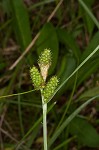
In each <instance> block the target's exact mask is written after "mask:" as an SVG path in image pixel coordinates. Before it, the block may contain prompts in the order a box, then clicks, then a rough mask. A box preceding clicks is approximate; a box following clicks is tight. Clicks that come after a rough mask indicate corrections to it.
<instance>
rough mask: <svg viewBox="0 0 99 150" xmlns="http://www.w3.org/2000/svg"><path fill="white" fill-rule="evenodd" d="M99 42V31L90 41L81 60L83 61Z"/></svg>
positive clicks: (98, 53)
mask: <svg viewBox="0 0 99 150" xmlns="http://www.w3.org/2000/svg"><path fill="white" fill-rule="evenodd" d="M98 44H99V31H98V32H97V33H96V34H95V35H94V36H93V38H92V39H91V41H90V42H89V45H88V47H87V48H86V49H85V51H84V53H83V54H82V57H81V61H83V60H84V59H85V58H86V57H87V56H88V55H89V54H90V53H91V52H92V51H93V49H95V47H96V46H97V45H98ZM97 55H99V52H97V53H96V54H95V56H97Z"/></svg>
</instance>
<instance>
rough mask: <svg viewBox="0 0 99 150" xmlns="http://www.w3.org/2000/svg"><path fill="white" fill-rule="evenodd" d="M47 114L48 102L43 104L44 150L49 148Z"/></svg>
mask: <svg viewBox="0 0 99 150" xmlns="http://www.w3.org/2000/svg"><path fill="white" fill-rule="evenodd" d="M46 114H47V103H44V104H43V139H44V150H47V123H46Z"/></svg>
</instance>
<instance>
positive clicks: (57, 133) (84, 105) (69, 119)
mask: <svg viewBox="0 0 99 150" xmlns="http://www.w3.org/2000/svg"><path fill="white" fill-rule="evenodd" d="M98 97H99V95H97V96H94V97H92V98H90V99H89V100H87V102H85V103H83V104H82V105H81V106H80V107H79V108H77V109H76V110H75V111H74V112H73V113H72V114H71V115H70V116H69V117H68V118H67V119H66V120H65V121H64V122H63V124H62V125H61V126H60V128H59V129H58V131H57V132H56V133H54V135H53V136H52V138H51V139H50V140H49V144H48V148H50V147H51V145H52V144H53V143H54V141H55V140H56V139H57V138H58V136H59V135H60V134H61V132H62V131H63V130H64V129H65V128H66V126H67V125H68V124H69V123H70V122H71V121H72V120H73V118H75V116H76V115H77V114H78V113H79V112H80V111H81V110H82V109H83V108H84V107H86V106H87V105H88V104H89V103H90V102H91V101H93V100H94V99H96V98H98Z"/></svg>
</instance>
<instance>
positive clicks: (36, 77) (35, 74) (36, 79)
mask: <svg viewBox="0 0 99 150" xmlns="http://www.w3.org/2000/svg"><path fill="white" fill-rule="evenodd" d="M30 76H31V79H32V83H33V86H34V88H37V89H40V88H41V87H42V86H43V83H44V81H43V78H42V76H41V74H40V73H39V71H38V69H37V68H36V67H35V66H33V67H32V68H31V69H30Z"/></svg>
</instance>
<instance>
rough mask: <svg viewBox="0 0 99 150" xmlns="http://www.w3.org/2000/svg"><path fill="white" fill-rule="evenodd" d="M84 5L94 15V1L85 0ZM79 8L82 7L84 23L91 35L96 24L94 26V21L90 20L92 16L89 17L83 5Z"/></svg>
mask: <svg viewBox="0 0 99 150" xmlns="http://www.w3.org/2000/svg"><path fill="white" fill-rule="evenodd" d="M84 3H85V5H86V6H87V7H88V8H89V11H90V12H91V13H92V9H91V6H92V4H93V0H84ZM79 6H81V7H80V12H81V15H82V18H83V20H84V23H85V25H86V26H87V29H88V31H89V33H90V35H91V34H92V31H93V29H94V26H95V24H94V22H93V20H92V19H91V18H90V16H89V15H88V13H87V11H85V9H84V8H83V7H82V5H79Z"/></svg>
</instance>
